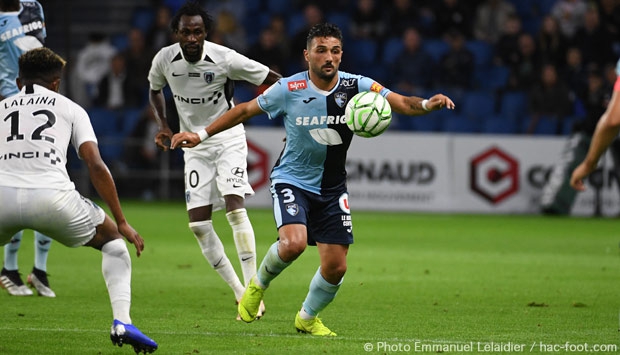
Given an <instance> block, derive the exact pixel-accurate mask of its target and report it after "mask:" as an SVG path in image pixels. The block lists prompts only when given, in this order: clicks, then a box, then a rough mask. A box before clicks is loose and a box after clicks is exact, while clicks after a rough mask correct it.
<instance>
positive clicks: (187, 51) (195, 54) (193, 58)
mask: <svg viewBox="0 0 620 355" xmlns="http://www.w3.org/2000/svg"><path fill="white" fill-rule="evenodd" d="M181 51H183V57H185V60H187V61H188V62H191V63H195V62H197V61H199V60H200V55H201V54H202V47H201V46H187V45H186V46H184V47H181Z"/></svg>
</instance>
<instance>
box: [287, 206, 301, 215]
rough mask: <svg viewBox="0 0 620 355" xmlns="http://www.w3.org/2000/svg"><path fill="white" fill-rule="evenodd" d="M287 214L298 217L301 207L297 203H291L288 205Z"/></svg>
mask: <svg viewBox="0 0 620 355" xmlns="http://www.w3.org/2000/svg"><path fill="white" fill-rule="evenodd" d="M286 212H288V214H290V215H291V216H297V213H299V206H297V204H296V203H289V204H288V205H286Z"/></svg>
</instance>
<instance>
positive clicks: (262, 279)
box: [256, 242, 291, 288]
mask: <svg viewBox="0 0 620 355" xmlns="http://www.w3.org/2000/svg"><path fill="white" fill-rule="evenodd" d="M278 243H279V242H275V243H273V244H271V247H269V250H267V255H265V258H264V259H263V262H261V264H260V266H259V267H258V272H257V273H256V278H257V279H258V282H259V283H261V286H265V288H267V287H269V283H271V280H273V279H275V278H276V276H278V275H280V273H281V272H282V271H283V270H284V269H286V268H287V267H288V266H289V265H291V263H286V262H284V261H282V259H280V256H279V255H278Z"/></svg>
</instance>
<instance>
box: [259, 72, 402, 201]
mask: <svg viewBox="0 0 620 355" xmlns="http://www.w3.org/2000/svg"><path fill="white" fill-rule="evenodd" d="M338 77H339V80H338V83H337V84H336V86H335V87H334V88H333V89H332V90H331V91H329V92H327V91H323V90H320V89H318V88H317V87H316V86H314V85H313V84H312V82H311V81H310V78H309V77H308V72H301V73H298V74H295V75H293V76H290V77H287V78H282V79H280V81H278V82H277V83H275V84H273V85H272V86H271V87H270V88H269V89H267V90H266V91H265V92H264V93H263V94H262V95H260V96H258V104H259V106H260V107H261V109H262V110H263V111H265V112H266V113H267V114H268V115H269V117H270V118H271V119H273V118H275V117H278V116H281V117H283V118H284V128H285V129H286V145H285V147H284V150H283V152H282V154H281V156H280V158H279V159H278V161H277V162H276V164H275V167H274V168H273V170H272V172H271V182H272V184H276V183H288V184H291V185H294V186H297V187H299V188H301V189H304V190H306V191H310V192H312V193H315V194H323V193H327V192H331V191H334V190H336V189H342V188H344V187H345V186H346V177H347V173H346V170H345V162H346V159H347V150H348V149H349V145H350V144H351V139H352V138H353V133H352V132H351V130H349V128H348V127H347V125H346V122H345V117H344V109H345V106H346V104H347V102H348V101H349V100H350V99H351V98H352V97H353V96H354V95H355V94H357V93H358V92H362V91H375V92H378V93H380V94H381V95H382V96H383V97H385V96H387V94H388V93H390V90H388V89H386V88H384V87H383V86H381V85H380V84H378V83H377V82H375V81H374V80H372V79H370V78H367V77H364V76H361V75H355V74H350V73H346V72H342V71H340V72H338Z"/></svg>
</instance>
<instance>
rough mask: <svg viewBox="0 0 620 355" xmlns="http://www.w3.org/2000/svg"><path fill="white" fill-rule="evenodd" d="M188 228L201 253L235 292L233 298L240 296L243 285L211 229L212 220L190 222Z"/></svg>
mask: <svg viewBox="0 0 620 355" xmlns="http://www.w3.org/2000/svg"><path fill="white" fill-rule="evenodd" d="M190 220H191V217H190ZM189 228H190V229H191V230H192V232H193V233H194V236H195V237H196V240H197V241H198V245H200V249H201V251H202V255H203V256H204V257H205V259H207V261H208V262H209V264H210V265H211V267H213V269H214V270H215V271H217V273H218V274H219V275H220V277H221V278H222V279H223V280H224V281H225V282H226V283H227V284H228V286H230V288H231V289H232V290H233V292H234V293H235V299H239V298H241V295H242V294H243V290H244V288H243V285H242V284H241V281H239V277H238V276H237V273H236V272H235V269H234V268H233V266H232V264H231V263H230V260H229V259H228V256H226V253H225V251H224V245H223V244H222V241H221V240H220V238H219V236H218V235H217V233H216V232H215V229H213V221H212V220H210V219H209V220H203V221H198V222H190V223H189Z"/></svg>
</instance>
